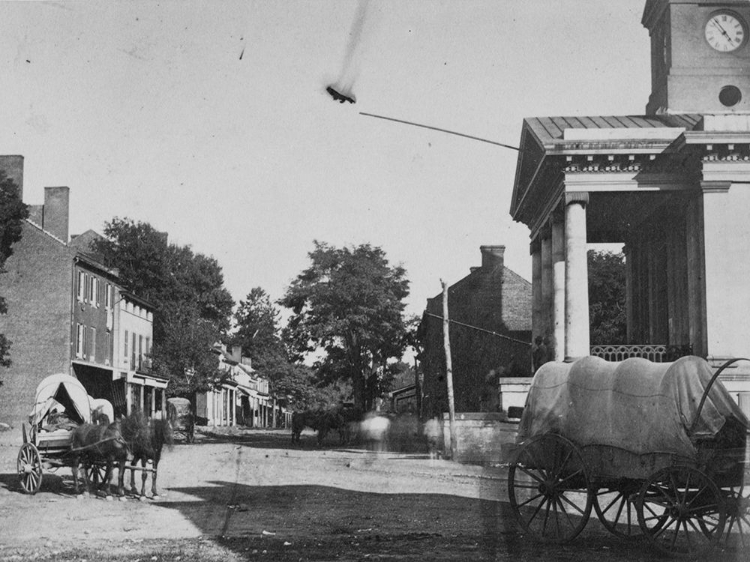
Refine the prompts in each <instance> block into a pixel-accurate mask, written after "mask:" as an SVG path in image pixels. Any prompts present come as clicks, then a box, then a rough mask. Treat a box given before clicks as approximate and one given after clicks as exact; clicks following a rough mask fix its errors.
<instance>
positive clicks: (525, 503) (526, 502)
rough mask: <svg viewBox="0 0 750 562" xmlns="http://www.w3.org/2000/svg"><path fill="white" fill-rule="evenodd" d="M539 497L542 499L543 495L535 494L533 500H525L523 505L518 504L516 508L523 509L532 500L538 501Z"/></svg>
mask: <svg viewBox="0 0 750 562" xmlns="http://www.w3.org/2000/svg"><path fill="white" fill-rule="evenodd" d="M541 497H544V495H543V494H537V495H536V496H534V497H533V498H531V499H528V500H526V501H525V502H523V503H519V504H518V507H524V506H526V505H528V504H530V503H531V502H533V501H534V500H536V499H538V498H541Z"/></svg>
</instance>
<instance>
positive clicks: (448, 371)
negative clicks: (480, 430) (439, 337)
mask: <svg viewBox="0 0 750 562" xmlns="http://www.w3.org/2000/svg"><path fill="white" fill-rule="evenodd" d="M440 284H441V285H442V286H443V343H444V345H445V380H446V382H447V383H448V426H449V431H450V436H451V459H453V460H455V459H456V424H455V419H456V405H455V403H454V400H453V362H452V361H451V338H450V319H449V318H448V285H446V284H445V281H443V280H442V279H441V280H440Z"/></svg>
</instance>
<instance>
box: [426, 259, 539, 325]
mask: <svg viewBox="0 0 750 562" xmlns="http://www.w3.org/2000/svg"><path fill="white" fill-rule="evenodd" d="M451 296H454V297H461V296H462V297H466V298H465V299H459V300H460V303H461V304H458V303H457V304H456V305H455V306H457V307H460V308H461V310H456V317H457V318H458V317H465V316H466V314H469V315H471V316H476V314H475V313H479V312H482V314H480V316H482V317H483V318H485V319H488V320H489V319H490V318H494V322H497V321H498V320H499V321H500V322H501V323H502V325H503V327H504V328H505V329H507V330H508V331H511V332H526V331H531V282H529V281H527V280H526V279H524V278H523V277H521V276H520V275H518V274H517V273H516V272H515V271H513V270H511V269H509V268H508V267H506V266H504V265H501V266H497V267H494V268H483V267H477V268H472V271H471V273H469V275H467V276H466V277H464V278H463V279H460V280H459V281H457V282H456V283H454V284H453V285H451V286H450V287H448V297H449V299H450V298H451ZM442 298H443V296H442V293H440V294H438V295H435V296H434V297H432V298H429V299H427V311H428V312H431V313H433V314H438V313H439V315H442ZM493 308H494V309H496V310H499V312H500V314H499V317H498V316H495V315H494V314H491V313H492V312H493V310H492V309H493ZM469 309H471V310H469ZM480 309H481V310H480ZM488 313H489V314H488ZM451 316H453V314H451ZM477 327H480V328H485V329H492V330H495V331H500V330H501V329H502V327H501V326H489V325H487V326H477Z"/></svg>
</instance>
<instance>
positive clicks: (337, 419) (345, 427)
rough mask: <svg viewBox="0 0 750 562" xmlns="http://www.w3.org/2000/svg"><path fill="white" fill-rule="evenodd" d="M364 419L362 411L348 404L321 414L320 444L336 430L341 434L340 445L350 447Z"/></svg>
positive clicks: (319, 426) (319, 427)
mask: <svg viewBox="0 0 750 562" xmlns="http://www.w3.org/2000/svg"><path fill="white" fill-rule="evenodd" d="M362 417H363V414H362V410H360V409H359V408H357V407H356V406H350V405H347V404H341V405H339V406H335V407H333V408H330V409H328V410H326V411H324V412H321V413H320V415H319V421H318V442H319V443H321V442H322V441H323V439H325V437H326V435H327V434H328V432H329V431H331V430H334V431H337V432H338V434H339V444H340V445H348V444H349V443H350V442H351V440H352V439H353V438H354V437H355V436H356V434H357V428H358V426H359V423H360V422H361V421H362Z"/></svg>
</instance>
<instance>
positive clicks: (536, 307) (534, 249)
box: [530, 238, 544, 341]
mask: <svg viewBox="0 0 750 562" xmlns="http://www.w3.org/2000/svg"><path fill="white" fill-rule="evenodd" d="M530 250H531V334H532V341H533V339H534V338H536V336H538V335H542V334H543V333H544V326H543V323H544V320H543V314H542V311H543V310H544V308H543V306H542V244H541V242H540V241H539V238H537V239H536V240H534V241H533V242H532V243H531V248H530Z"/></svg>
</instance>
